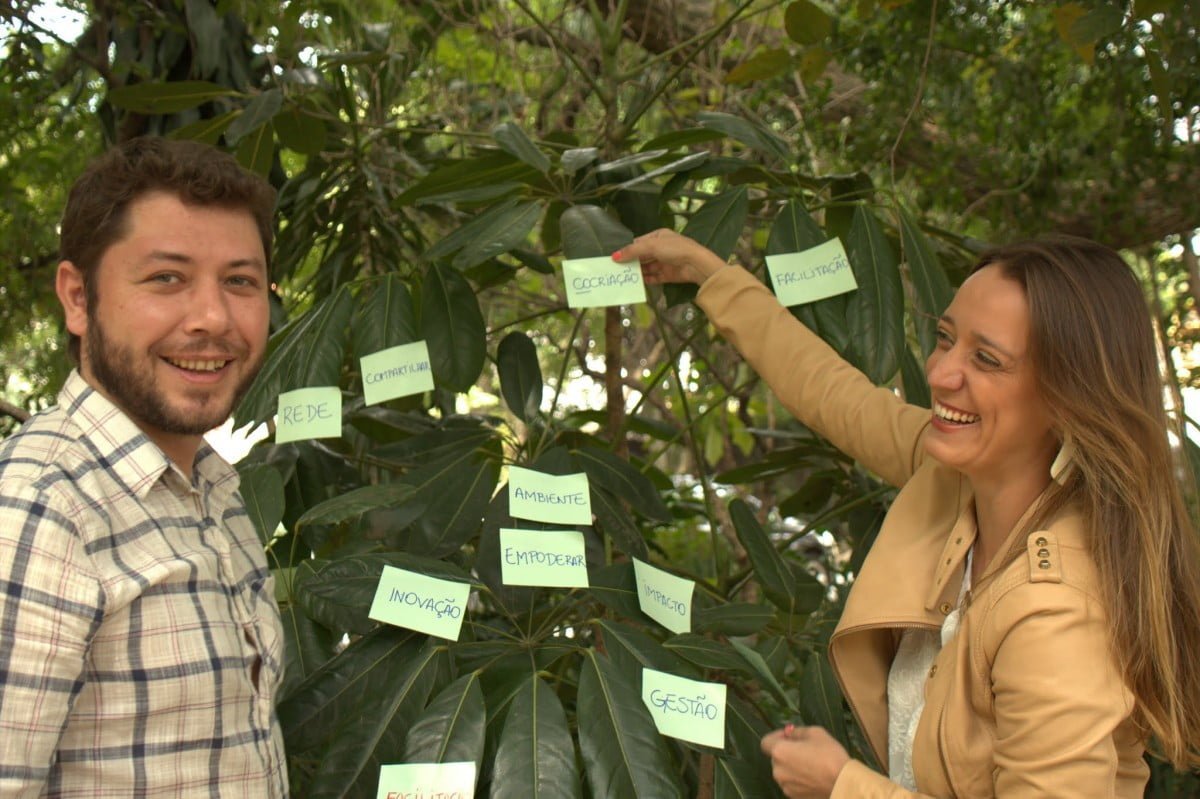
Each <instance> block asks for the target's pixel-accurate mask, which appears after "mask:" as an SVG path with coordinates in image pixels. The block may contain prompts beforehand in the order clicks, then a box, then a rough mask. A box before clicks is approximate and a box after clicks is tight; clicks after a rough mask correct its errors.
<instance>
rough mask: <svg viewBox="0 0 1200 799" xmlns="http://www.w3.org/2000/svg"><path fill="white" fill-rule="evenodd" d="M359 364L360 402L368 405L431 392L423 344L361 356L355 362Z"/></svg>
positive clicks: (401, 346) (392, 348)
mask: <svg viewBox="0 0 1200 799" xmlns="http://www.w3.org/2000/svg"><path fill="white" fill-rule="evenodd" d="M359 364H360V365H361V368H362V382H363V401H365V402H366V403H367V404H368V405H374V404H376V403H379V402H386V401H387V400H390V399H395V398H396V397H407V396H408V395H409V394H420V393H421V392H423V391H433V371H432V370H431V369H430V368H429V347H428V346H426V344H425V342H424V341H414V342H413V343H411V344H401V345H400V346H398V347H389V348H388V349H386V350H380V351H379V352H373V353H371V354H370V355H364V356H363V357H362V358H360V359H359Z"/></svg>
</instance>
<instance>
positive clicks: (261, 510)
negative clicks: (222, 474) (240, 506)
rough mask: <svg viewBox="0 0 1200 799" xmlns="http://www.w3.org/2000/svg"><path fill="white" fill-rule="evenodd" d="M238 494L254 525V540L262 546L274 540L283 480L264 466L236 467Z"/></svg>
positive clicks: (281, 512) (280, 511)
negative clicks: (255, 536)
mask: <svg viewBox="0 0 1200 799" xmlns="http://www.w3.org/2000/svg"><path fill="white" fill-rule="evenodd" d="M238 475H239V477H240V478H241V482H240V484H239V486H238V491H239V493H241V495H242V499H243V500H244V501H245V503H246V512H247V513H248V514H250V520H251V521H253V522H254V529H255V530H256V531H257V532H258V538H259V540H260V541H262V543H263V545H264V546H265V545H266V544H267V542H269V541H270V540H271V539H272V538H274V536H275V530H276V528H278V527H279V522H280V520H281V519H283V478H282V477H281V476H280V475H279V470H278V469H276V468H275V467H273V466H269V465H267V464H265V463H264V464H256V465H253V466H239V467H238Z"/></svg>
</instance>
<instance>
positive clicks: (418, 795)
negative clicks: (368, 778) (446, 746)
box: [375, 760, 475, 799]
mask: <svg viewBox="0 0 1200 799" xmlns="http://www.w3.org/2000/svg"><path fill="white" fill-rule="evenodd" d="M474 796H475V763H474V762H473V761H470V760H468V761H467V762H465V763H404V764H401V765H394V766H381V767H380V769H379V791H378V792H377V793H376V794H375V799H435V798H439V799H474Z"/></svg>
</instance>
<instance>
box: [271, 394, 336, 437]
mask: <svg viewBox="0 0 1200 799" xmlns="http://www.w3.org/2000/svg"><path fill="white" fill-rule="evenodd" d="M341 437H342V392H341V390H340V389H339V388H338V387H337V386H321V387H319V388H298V389H296V390H295V391H288V392H285V393H283V394H280V395H279V409H278V411H277V415H276V416H275V443H276V444H283V443H285V442H288V441H302V440H304V439H308V438H341Z"/></svg>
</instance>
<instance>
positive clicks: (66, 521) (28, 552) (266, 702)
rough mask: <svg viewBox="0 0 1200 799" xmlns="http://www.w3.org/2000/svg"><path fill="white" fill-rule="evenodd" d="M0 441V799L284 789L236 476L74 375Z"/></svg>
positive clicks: (267, 652) (267, 619)
mask: <svg viewBox="0 0 1200 799" xmlns="http://www.w3.org/2000/svg"><path fill="white" fill-rule="evenodd" d="M58 403H59V404H58V406H57V407H55V408H52V409H50V410H48V411H45V412H43V413H40V414H38V415H36V416H35V417H34V418H33V419H31V420H30V421H29V422H28V423H26V425H25V426H24V427H23V428H22V429H21V430H20V431H19V432H18V433H17V434H16V435H14V436H13V437H11V438H10V439H8V440H7V441H4V442H3V443H0V796H3V797H17V796H20V797H36V796H50V797H83V796H87V797H109V796H111V797H118V796H119V797H132V796H139V797H156V796H161V797H165V796H171V797H175V796H188V797H192V796H197V797H199V796H208V797H254V799H266V798H267V797H283V796H286V795H287V770H286V764H285V762H284V757H283V739H282V735H281V734H280V729H279V723H278V720H277V719H276V717H275V709H274V700H275V691H276V688H277V686H278V684H279V680H280V676H281V673H282V657H283V654H282V649H283V637H282V629H281V625H280V621H279V610H278V608H277V606H276V605H275V600H274V597H273V593H272V592H273V583H274V581H273V579H272V577H271V575H270V572H269V571H268V570H267V563H266V558H265V556H264V554H263V547H262V543H261V542H260V541H259V539H258V536H257V535H256V533H255V531H254V526H253V524H252V523H251V521H250V518H249V517H248V516H247V514H246V510H245V505H244V504H243V502H242V498H241V496H240V495H239V494H238V493H237V485H238V478H237V472H235V471H234V470H233V469H232V468H231V467H230V466H229V464H227V463H226V462H225V461H223V460H222V459H221V457H220V456H219V455H217V454H216V453H215V452H213V451H212V450H211V449H210V448H208V447H207V446H204V447H202V448H201V450H200V453H199V454H198V455H197V459H196V463H195V467H194V469H193V474H194V478H193V480H192V481H189V480H188V479H187V478H185V477H184V476H183V473H182V472H180V471H179V470H178V469H177V468H175V467H174V466H173V465H172V464H171V463H170V462H169V460H168V459H167V457H166V456H165V455H164V454H163V453H162V451H161V450H160V449H158V447H156V446H155V445H154V444H153V443H151V442H150V440H149V439H148V438H146V436H145V435H144V434H143V433H142V432H141V431H140V430H139V429H138V428H137V427H136V426H135V425H134V424H133V422H132V421H131V420H130V419H129V418H128V417H127V416H125V415H124V414H123V413H122V412H121V411H119V410H118V409H117V408H116V407H115V406H114V405H113V404H112V403H111V402H109V401H108V400H107V399H105V397H104V396H102V395H101V394H99V393H98V392H96V391H94V390H93V389H91V388H90V387H89V386H88V385H87V383H86V382H84V380H83V378H82V377H80V376H79V374H78V373H75V372H73V373H72V374H71V376H70V378H69V379H68V380H67V382H66V385H65V386H64V387H63V389H62V392H61V393H60V394H59V397H58Z"/></svg>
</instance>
